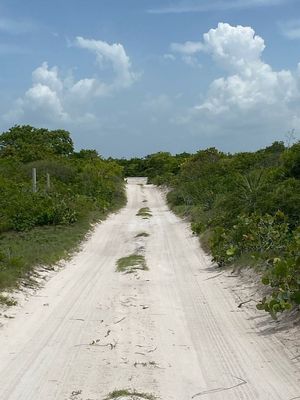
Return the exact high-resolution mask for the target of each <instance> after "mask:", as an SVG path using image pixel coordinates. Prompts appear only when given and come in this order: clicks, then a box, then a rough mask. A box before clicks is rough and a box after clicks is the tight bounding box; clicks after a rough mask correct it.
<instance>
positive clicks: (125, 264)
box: [117, 254, 148, 274]
mask: <svg viewBox="0 0 300 400" xmlns="http://www.w3.org/2000/svg"><path fill="white" fill-rule="evenodd" d="M137 270H142V271H147V270H148V267H147V264H146V260H145V257H144V256H142V255H139V254H131V255H130V256H127V257H123V258H120V259H119V260H118V261H117V272H125V273H126V274H131V273H133V272H136V271H137Z"/></svg>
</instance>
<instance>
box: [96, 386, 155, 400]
mask: <svg viewBox="0 0 300 400" xmlns="http://www.w3.org/2000/svg"><path fill="white" fill-rule="evenodd" d="M124 397H128V398H130V399H131V400H139V399H142V400H155V399H156V397H155V396H153V395H152V394H148V393H140V392H137V391H136V390H129V389H120V390H114V391H113V392H111V393H109V395H108V396H107V397H106V398H105V399H104V400H114V399H116V400H118V399H122V398H124Z"/></svg>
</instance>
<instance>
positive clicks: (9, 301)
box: [0, 293, 17, 307]
mask: <svg viewBox="0 0 300 400" xmlns="http://www.w3.org/2000/svg"><path fill="white" fill-rule="evenodd" d="M0 305H1V306H7V307H12V306H16V305H17V301H16V300H15V299H13V298H12V297H9V296H5V295H3V294H1V293H0Z"/></svg>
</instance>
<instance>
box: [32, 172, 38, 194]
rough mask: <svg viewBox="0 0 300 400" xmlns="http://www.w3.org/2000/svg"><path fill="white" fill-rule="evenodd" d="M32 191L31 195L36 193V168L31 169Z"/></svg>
mask: <svg viewBox="0 0 300 400" xmlns="http://www.w3.org/2000/svg"><path fill="white" fill-rule="evenodd" d="M32 191H33V193H36V192H37V185H36V168H32Z"/></svg>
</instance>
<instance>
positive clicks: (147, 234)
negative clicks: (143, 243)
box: [135, 232, 150, 238]
mask: <svg viewBox="0 0 300 400" xmlns="http://www.w3.org/2000/svg"><path fill="white" fill-rule="evenodd" d="M148 236H150V234H149V233H147V232H140V233H138V234H137V235H135V237H136V238H139V237H148Z"/></svg>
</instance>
